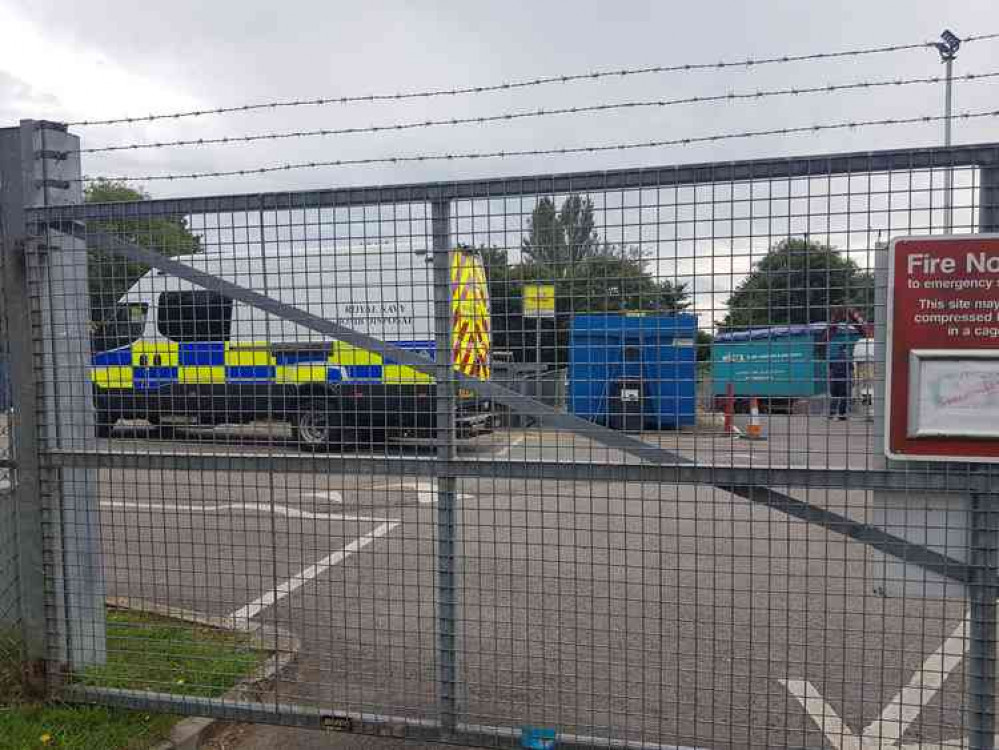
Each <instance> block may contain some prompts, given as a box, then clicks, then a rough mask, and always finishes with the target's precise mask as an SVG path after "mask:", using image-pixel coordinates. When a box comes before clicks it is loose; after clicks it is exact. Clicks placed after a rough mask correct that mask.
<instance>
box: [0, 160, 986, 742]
mask: <svg viewBox="0 0 999 750" xmlns="http://www.w3.org/2000/svg"><path fill="white" fill-rule="evenodd" d="M996 164H999V146H994V145H986V146H979V147H959V148H954V149H935V150H934V149H927V150H903V151H895V152H875V153H871V154H863V155H843V156H829V157H815V158H804V159H796V160H795V159H773V160H760V161H757V162H746V163H718V164H704V165H698V166H691V167H675V168H673V167H670V168H661V169H647V170H635V171H622V172H605V173H591V174H584V173H580V174H570V175H550V176H549V175H535V176H527V177H523V178H519V179H515V180H514V179H502V180H491V181H481V182H457V183H436V184H417V185H407V186H399V187H372V188H358V189H350V190H330V191H317V192H300V193H269V194H263V195H227V196H218V197H213V198H182V199H174V200H162V201H159V200H143V201H131V202H114V201H115V200H116V198H118V197H120V196H116V195H115V194H114V193H113V192H108V193H104V194H102V193H101V192H100V190H97V191H95V192H92V194H91V196H92V197H94V198H95V199H96V202H94V203H91V204H83V203H80V202H78V200H73V201H71V202H70V203H69V205H62V206H60V205H50V206H48V207H43V208H35V209H32V210H30V211H29V219H30V221H31V222H32V224H33V225H34V226H35V228H36V230H37V233H36V238H37V244H38V247H36V248H35V251H34V252H33V253H31V258H32V262H31V263H30V264H29V269H30V271H29V274H28V283H29V289H30V290H31V293H32V294H31V296H32V299H33V300H34V304H35V305H37V311H36V312H37V313H38V316H39V317H38V319H39V321H40V325H39V327H38V328H36V329H35V331H36V332H35V342H34V343H35V347H36V351H37V359H36V373H37V377H38V380H39V382H41V383H44V384H46V386H45V390H44V392H43V393H42V396H41V402H40V408H39V414H40V420H41V428H42V429H41V440H40V446H39V451H40V454H41V456H42V457H43V459H44V462H45V466H46V468H47V472H46V474H45V477H44V481H43V484H42V489H43V498H42V499H43V504H44V507H45V508H46V509H47V511H48V513H47V515H46V517H45V520H44V526H43V529H44V546H45V549H46V551H47V553H48V554H47V557H46V561H47V562H46V568H45V574H46V579H47V581H48V582H49V586H48V588H47V592H46V597H47V599H46V602H47V617H46V632H47V636H48V658H49V660H50V661H51V662H52V664H53V665H55V664H58V665H60V667H62V669H63V673H64V675H65V683H64V684H63V685H61V686H60V687H61V689H62V693H61V694H63V695H66V696H70V697H75V698H77V699H85V700H91V701H98V702H109V703H118V704H122V705H128V706H132V707H141V708H144V709H172V710H180V711H184V712H191V713H199V714H204V715H211V716H222V717H229V718H243V719H247V720H254V721H265V722H272V723H284V724H299V725H303V726H311V727H314V728H317V729H320V728H325V729H327V730H340V731H351V732H370V733H388V734H391V735H394V736H407V737H428V736H429V737H435V738H439V739H444V740H449V741H454V742H465V743H468V742H472V743H474V744H481V745H486V746H493V745H495V746H508V745H511V744H514V745H515V744H524V745H526V746H538V747H541V746H544V743H545V742H547V741H549V740H550V741H555V740H557V741H558V742H560V743H561V744H562V745H567V746H568V745H589V746H596V745H599V746H614V747H625V746H629V747H640V746H641V747H651V746H676V745H679V746H688V747H712V748H727V747H732V748H742V747H773V746H790V747H819V746H821V745H822V743H823V742H826V741H828V742H830V743H832V744H833V745H834V746H836V747H841V746H846V743H849V742H858V741H859V740H857V737H862V738H863V741H864V742H865V743H866V742H868V741H869V742H871V743H873V744H876V745H879V746H880V745H896V744H900V743H905V744H906V745H909V744H917V745H918V744H923V743H925V745H926V746H939V745H940V744H941V743H944V742H950V741H952V740H955V739H960V738H963V737H966V736H968V734H969V732H972V731H973V730H976V728H980V727H981V721H982V716H981V710H979V712H978V714H976V713H975V712H974V711H973V710H971V707H972V706H973V705H976V704H975V703H974V701H976V700H977V701H978V704H977V705H979V706H983V705H985V704H988V706H989V710H991V704H992V703H993V702H994V698H995V696H994V685H993V684H992V682H994V680H993V679H992V678H990V679H988V680H984V681H980V682H977V683H976V682H974V681H973V680H972V677H973V675H972V674H971V673H970V672H969V671H968V670H967V668H966V667H965V661H964V659H963V657H964V655H965V653H969V654H972V655H974V651H975V648H976V644H977V646H983V645H985V644H984V641H982V639H981V638H979V639H978V641H976V640H975V638H972V637H971V635H972V634H973V633H972V630H973V628H972V626H971V625H969V621H968V619H967V599H968V597H969V592H970V591H972V590H974V588H975V586H990V587H993V588H992V589H990V590H994V582H993V581H992V578H991V577H992V576H994V570H993V568H992V566H991V563H989V562H988V560H984V561H983V560H982V559H981V558H977V557H975V555H974V551H973V550H974V548H975V544H974V543H973V540H972V537H971V534H972V532H973V529H972V525H971V523H970V521H969V516H968V512H969V508H970V505H969V503H971V500H970V497H971V494H972V493H973V492H975V493H979V494H981V493H983V492H988V491H989V486H990V485H989V482H990V479H991V475H989V474H988V473H987V472H988V467H985V473H982V472H976V471H972V470H971V469H969V467H968V466H967V465H963V464H935V465H926V464H920V465H906V466H902V465H895V464H888V463H886V461H885V460H884V458H883V457H882V456H883V452H882V446H881V443H880V441H881V439H882V438H881V434H880V424H881V422H880V414H881V411H882V409H883V402H882V395H881V394H882V393H883V385H884V353H883V350H882V349H881V348H879V347H880V345H879V344H877V343H875V342H876V340H877V336H876V329H877V328H878V327H879V326H883V325H884V322H885V296H884V294H885V287H884V278H883V276H881V275H880V271H879V264H881V263H882V262H883V259H884V257H885V256H886V253H887V243H888V242H889V241H890V240H891V239H892V238H895V237H898V236H901V235H929V234H939V233H942V232H943V230H944V227H945V225H949V227H950V228H949V231H950V232H952V233H955V234H971V233H975V232H978V231H979V230H980V229H983V228H985V229H988V228H990V227H991V225H992V222H993V217H994V216H995V212H996V205H997V201H996V195H995V191H994V185H995V182H994V179H995V178H994V171H995V169H996V166H995V165H996ZM948 171H950V172H951V174H952V179H953V186H954V187H953V191H952V193H951V194H949V195H948V196H946V199H945V193H944V184H945V182H944V175H945V172H948ZM990 185H991V186H993V187H991V188H990V187H989V186H990ZM98 187H100V186H98ZM104 188H108V186H107V185H105V186H104ZM39 248H43V249H44V252H43V251H42V250H40V249H39ZM514 417H516V419H514ZM976 512H980V510H979V511H976ZM2 529H3V525H2V524H0V532H2ZM0 549H2V548H0ZM0 554H3V553H2V552H0ZM0 569H2V568H0ZM109 601H110V602H111V603H113V605H114V607H115V608H124V609H135V610H140V611H143V612H146V613H147V614H148V613H153V614H155V615H156V616H169V617H172V618H173V620H172V625H171V627H173V628H175V629H176V630H177V631H179V632H194V631H195V630H197V629H199V628H204V627H211V628H214V629H217V630H219V631H221V630H226V629H228V630H230V631H235V632H236V633H239V634H244V635H245V634H247V633H249V634H252V635H253V637H254V638H255V640H254V641H253V644H252V646H250V645H246V644H244V645H243V647H241V648H242V650H243V651H244V652H251V651H252V652H253V653H258V654H261V655H262V656H261V657H260V658H261V660H264V659H271V658H272V657H273V655H278V656H282V657H283V656H286V655H288V654H289V653H291V652H293V654H294V663H295V668H294V669H292V670H284V671H277V670H276V669H275V670H272V671H271V672H269V673H268V676H269V678H270V680H269V682H267V683H266V684H263V683H258V684H256V685H255V687H254V688H253V691H252V692H251V693H247V692H246V691H244V692H240V693H233V692H231V688H232V686H233V685H236V684H237V683H238V682H239V681H240V680H241V679H242V680H249V679H252V678H253V677H254V675H255V673H254V671H253V669H251V668H248V667H247V663H246V662H242V661H240V662H226V663H222V664H220V663H219V662H218V661H217V660H213V659H210V658H209V656H208V655H207V654H200V655H198V656H197V658H195V666H196V668H195V669H194V671H193V673H187V674H186V676H185V677H184V678H183V679H181V680H180V682H178V679H179V678H176V677H175V676H174V675H173V674H172V673H170V671H169V670H165V671H163V672H158V673H156V674H155V675H150V674H148V673H143V672H141V671H137V670H136V669H135V668H134V666H133V665H130V662H129V660H128V657H129V655H130V654H135V653H138V652H143V651H147V652H148V651H149V650H150V649H152V652H153V653H154V654H162V660H163V661H165V662H168V661H169V659H170V647H169V646H164V644H163V643H160V642H155V643H154V642H151V641H150V640H149V637H148V635H147V634H146V633H145V632H144V631H140V630H139V629H137V628H133V626H134V623H133V622H130V621H128V622H124V623H122V622H121V621H120V620H116V619H115V618H114V617H112V622H111V624H110V625H108V617H109V615H108V609H107V607H108V602H109ZM206 623H207V624H208V625H206ZM109 628H111V629H113V637H108V635H107V633H110V632H111V630H110V629H109ZM130 628H133V629H130ZM979 635H981V634H980V633H979ZM993 637H994V636H993ZM993 643H994V641H993ZM157 649H162V650H161V651H159V650H157ZM979 655H980V654H979ZM279 662H280V663H281V664H284V663H285V661H282V660H278V661H276V662H274V663H275V664H277V663H279ZM267 663H271V662H270V661H268V662H267ZM968 663H969V664H972V663H974V664H980V661H973V660H971V657H970V656H969V661H968ZM255 664H256V662H253V661H252V660H251V666H252V665H255ZM993 669H994V664H993ZM256 676H257V677H259V674H256ZM979 676H980V677H981V675H979ZM992 677H993V678H994V675H993V676H992ZM966 685H968V686H970V687H967V688H966ZM227 690H230V692H226V691H227ZM990 691H991V692H990ZM248 696H249V697H248ZM532 743H535V744H533V745H532ZM627 743H637V744H627Z"/></svg>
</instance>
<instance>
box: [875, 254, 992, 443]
mask: <svg viewBox="0 0 999 750" xmlns="http://www.w3.org/2000/svg"><path fill="white" fill-rule="evenodd" d="M888 269H889V270H888V273H889V277H888V327H887V331H888V339H887V352H888V354H887V359H888V362H887V378H888V399H887V405H886V408H885V434H886V436H887V440H886V453H887V455H888V457H889V458H893V459H898V460H906V459H908V460H919V461H996V460H999V236H996V235H967V236H963V237H953V236H952V237H935V238H929V237H905V238H900V239H897V240H895V241H894V242H893V243H892V245H891V250H890V255H889V259H888Z"/></svg>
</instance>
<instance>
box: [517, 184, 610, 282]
mask: <svg viewBox="0 0 999 750" xmlns="http://www.w3.org/2000/svg"><path fill="white" fill-rule="evenodd" d="M599 248H600V243H599V241H598V239H597V233H596V231H595V229H594V220H593V201H591V200H590V199H589V198H582V197H581V196H579V195H570V196H569V197H568V198H566V199H565V201H563V203H562V207H561V208H560V209H558V210H557V211H556V209H555V201H554V200H553V199H552V198H548V197H545V198H542V199H541V200H540V201H538V205H537V206H535V207H534V211H532V212H531V222H530V225H529V228H528V235H527V237H525V238H524V239H523V241H522V242H521V246H520V252H521V255H522V256H523V257H524V259H525V260H527V261H530V262H532V263H534V264H537V265H539V266H541V267H543V269H544V270H545V271H546V272H547V274H548V275H549V276H550V277H552V278H565V277H566V276H568V275H571V273H572V270H573V268H574V267H576V266H577V265H578V264H579V263H581V262H583V261H584V260H586V259H587V258H590V257H593V256H594V255H595V254H597V253H598V252H599Z"/></svg>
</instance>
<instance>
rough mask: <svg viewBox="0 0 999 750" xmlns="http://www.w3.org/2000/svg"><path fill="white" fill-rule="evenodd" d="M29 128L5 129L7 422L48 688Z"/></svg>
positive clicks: (25, 632)
mask: <svg viewBox="0 0 999 750" xmlns="http://www.w3.org/2000/svg"><path fill="white" fill-rule="evenodd" d="M29 136H30V129H28V128H26V127H25V126H23V125H22V126H21V127H16V128H4V129H3V130H0V234H2V238H3V254H4V259H3V260H4V262H3V292H4V306H5V310H4V312H5V314H6V315H7V327H6V332H7V336H8V353H9V357H10V361H9V363H8V364H9V376H10V383H11V399H12V404H13V406H14V413H13V415H12V416H13V418H12V420H11V424H10V439H11V454H12V456H13V458H14V459H15V460H16V461H17V469H16V471H15V472H14V473H13V476H12V480H13V488H12V493H13V506H14V507H13V520H14V524H15V533H14V535H13V538H14V539H15V542H16V544H17V552H16V563H15V575H16V578H17V584H18V585H17V589H16V592H17V596H18V620H19V622H20V626H21V638H22V644H23V649H24V658H25V665H24V666H25V669H24V674H25V678H26V683H27V684H26V687H27V688H28V689H29V690H30V691H31V692H32V693H36V694H37V693H41V692H43V691H44V666H45V656H46V641H45V634H46V628H45V587H44V576H43V567H42V566H43V562H42V508H41V502H40V499H41V477H40V473H39V461H38V412H37V409H38V395H37V390H36V387H35V371H34V351H33V348H32V321H31V317H30V315H29V313H28V305H29V296H28V280H27V266H26V255H25V251H26V247H27V244H28V234H27V227H26V224H25V217H24V207H25V205H26V204H27V202H28V201H29V200H30V198H29V196H30V184H31V181H32V179H33V174H32V172H31V168H30V165H31V159H32V151H31V148H30V139H29Z"/></svg>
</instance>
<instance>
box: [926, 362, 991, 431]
mask: <svg viewBox="0 0 999 750" xmlns="http://www.w3.org/2000/svg"><path fill="white" fill-rule="evenodd" d="M909 376H910V379H909V384H910V386H909V420H908V436H909V437H976V438H999V350H989V349H964V350H960V349H913V350H912V351H911V352H910V353H909Z"/></svg>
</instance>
